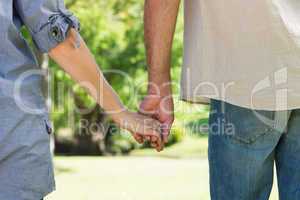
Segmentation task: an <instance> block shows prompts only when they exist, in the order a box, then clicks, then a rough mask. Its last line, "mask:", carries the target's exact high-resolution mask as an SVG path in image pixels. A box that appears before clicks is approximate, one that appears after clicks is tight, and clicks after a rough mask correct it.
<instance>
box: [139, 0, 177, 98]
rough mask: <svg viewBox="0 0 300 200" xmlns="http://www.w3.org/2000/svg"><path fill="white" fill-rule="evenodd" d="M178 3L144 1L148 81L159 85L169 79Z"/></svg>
mask: <svg viewBox="0 0 300 200" xmlns="http://www.w3.org/2000/svg"><path fill="white" fill-rule="evenodd" d="M179 5H180V0H146V1H145V16H144V21H145V27H144V29H145V43H146V50H147V62H148V70H149V81H150V82H151V83H155V84H156V85H157V86H159V87H161V86H163V85H164V84H166V83H169V81H170V65H171V51H172V43H173V37H174V31H175V27H176V21H177V15H178V10H179ZM151 89H152V88H150V90H151ZM160 89H162V91H161V92H164V89H166V90H168V88H167V87H166V88H164V87H161V88H160ZM167 92H168V91H167Z"/></svg>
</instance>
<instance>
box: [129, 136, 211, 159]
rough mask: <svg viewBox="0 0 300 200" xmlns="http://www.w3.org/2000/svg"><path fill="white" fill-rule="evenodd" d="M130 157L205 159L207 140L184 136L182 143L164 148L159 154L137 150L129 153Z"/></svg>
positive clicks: (149, 150)
mask: <svg viewBox="0 0 300 200" xmlns="http://www.w3.org/2000/svg"><path fill="white" fill-rule="evenodd" d="M130 155H132V156H148V157H149V156H152V157H165V158H205V157H207V138H206V137H197V136H186V137H185V139H184V140H183V141H182V142H180V143H177V144H175V145H173V146H170V147H168V148H166V149H165V150H164V151H162V152H161V153H159V154H158V153H156V152H155V151H153V150H152V149H138V150H135V151H133V152H131V154H130Z"/></svg>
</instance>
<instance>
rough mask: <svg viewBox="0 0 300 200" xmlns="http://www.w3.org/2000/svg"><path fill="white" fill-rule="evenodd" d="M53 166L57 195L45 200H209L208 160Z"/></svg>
mask: <svg viewBox="0 0 300 200" xmlns="http://www.w3.org/2000/svg"><path fill="white" fill-rule="evenodd" d="M55 165H56V175H57V178H56V181H57V191H56V192H54V193H52V194H51V195H49V196H48V197H47V198H46V200H66V199H72V200H96V199H105V200H140V199H142V200H153V199H155V200H166V199H172V200H183V199H188V200H209V185H208V179H209V178H208V164H207V159H166V158H158V157H150V158H149V157H148V158H147V157H56V158H55ZM275 190H276V189H275ZM270 199H271V200H278V198H277V197H276V193H273V194H272V197H271V198H270Z"/></svg>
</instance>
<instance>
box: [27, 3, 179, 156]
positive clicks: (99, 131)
mask: <svg viewBox="0 0 300 200" xmlns="http://www.w3.org/2000/svg"><path fill="white" fill-rule="evenodd" d="M66 5H67V7H68V8H69V9H70V10H71V11H72V12H73V13H74V14H75V15H76V16H77V17H78V18H79V20H80V22H81V35H82V37H83V38H84V39H85V41H86V43H87V45H88V46H89V48H90V50H91V51H92V53H93V54H94V55H95V59H96V61H97V63H98V64H99V65H100V66H101V69H102V70H104V72H105V76H106V78H107V79H108V81H109V82H110V83H111V84H112V86H113V87H114V89H115V90H116V91H117V92H118V94H119V95H120V97H121V99H122V100H123V102H124V103H125V105H126V106H127V107H128V108H129V109H135V110H136V109H137V107H138V102H139V101H140V100H141V98H142V97H143V95H144V94H145V93H146V82H147V74H146V62H145V61H146V59H145V49H144V42H143V0H127V1H123V0H106V1H101V0H66ZM180 21H181V23H180V25H179V27H178V33H177V34H176V36H175V44H174V56H173V65H174V66H175V67H174V68H173V74H174V75H175V76H173V78H174V79H175V81H178V79H179V78H178V72H179V66H180V64H181V52H182V20H180ZM25 34H26V33H25ZM42 58H44V59H46V60H47V58H45V57H42ZM44 61H45V60H44ZM42 62H43V61H42ZM49 66H50V71H51V86H50V88H51V99H52V107H51V108H52V110H51V113H52V120H53V122H54V127H55V130H56V133H60V130H68V131H67V132H68V134H67V135H68V137H62V136H61V135H62V134H61V135H60V134H58V135H57V136H56V151H57V152H58V153H70V154H100V155H103V154H111V153H113V154H115V153H124V152H129V151H130V150H132V149H134V148H136V147H137V145H136V144H135V143H134V142H133V140H132V139H131V138H130V137H128V136H124V134H119V133H120V130H118V129H117V128H116V127H115V126H113V125H112V124H111V123H110V121H109V120H108V119H107V117H106V115H105V114H104V112H103V110H102V109H101V108H100V107H99V106H97V105H96V104H95V102H94V101H93V99H92V98H91V97H89V96H88V95H87V93H86V92H85V91H84V90H83V89H82V88H80V87H78V86H77V85H76V84H75V83H74V82H73V81H72V80H71V79H70V77H69V76H68V75H67V74H65V73H64V72H63V71H62V70H61V69H60V68H59V67H58V66H57V65H56V64H55V63H53V62H52V61H50V63H49ZM174 89H175V92H176V91H177V88H174ZM79 110H80V111H82V110H88V111H89V112H79ZM83 122H84V125H83ZM65 128H69V129H65ZM108 132H109V134H108ZM171 141H177V140H171Z"/></svg>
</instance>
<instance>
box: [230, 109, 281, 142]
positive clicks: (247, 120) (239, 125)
mask: <svg viewBox="0 0 300 200" xmlns="http://www.w3.org/2000/svg"><path fill="white" fill-rule="evenodd" d="M274 115H275V112H273V111H260V110H259V111H258V110H251V109H247V108H243V107H238V106H234V105H231V104H226V107H225V114H224V118H225V119H224V123H225V124H226V126H227V127H232V129H231V130H232V132H231V133H230V134H227V136H228V137H229V138H232V139H234V140H236V141H238V142H241V143H244V144H252V143H254V142H256V141H257V140H258V138H260V137H261V136H263V135H265V134H268V133H270V132H271V131H272V130H273V129H274V124H275V122H274V117H275V116H274Z"/></svg>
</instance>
